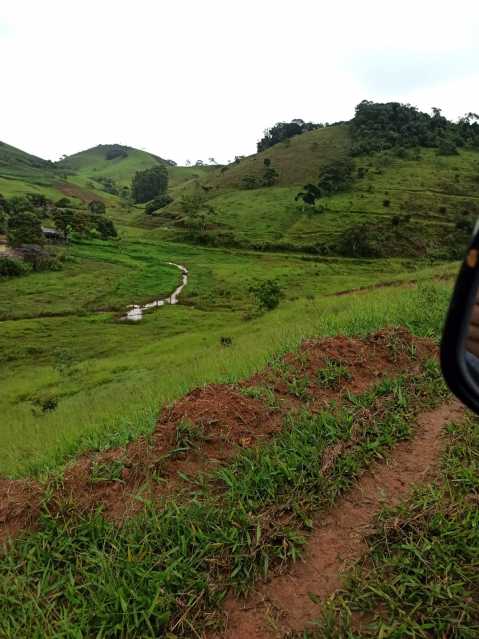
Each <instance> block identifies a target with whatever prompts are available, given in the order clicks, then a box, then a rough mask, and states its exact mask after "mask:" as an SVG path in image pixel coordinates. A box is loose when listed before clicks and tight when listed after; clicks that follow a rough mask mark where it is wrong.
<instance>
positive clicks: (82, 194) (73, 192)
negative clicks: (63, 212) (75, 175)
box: [55, 182, 103, 202]
mask: <svg viewBox="0 0 479 639" xmlns="http://www.w3.org/2000/svg"><path fill="white" fill-rule="evenodd" d="M55 187H56V188H57V189H58V190H59V191H61V192H62V193H64V194H65V195H66V196H67V197H76V198H78V199H79V200H81V201H82V202H91V201H92V200H102V198H101V197H100V196H99V195H97V194H96V193H94V192H93V191H89V190H88V189H84V188H82V187H81V186H78V185H76V184H69V183H67V182H58V183H57V184H55ZM102 201H103V200H102Z"/></svg>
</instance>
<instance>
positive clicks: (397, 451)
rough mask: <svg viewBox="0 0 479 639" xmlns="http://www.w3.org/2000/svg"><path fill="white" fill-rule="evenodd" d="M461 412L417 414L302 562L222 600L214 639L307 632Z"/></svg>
mask: <svg viewBox="0 0 479 639" xmlns="http://www.w3.org/2000/svg"><path fill="white" fill-rule="evenodd" d="M462 414H463V407H462V405H461V404H459V402H457V401H454V402H452V403H450V404H446V405H443V406H441V407H440V408H438V409H436V410H433V411H431V412H428V413H424V414H422V415H421V416H420V417H419V419H418V430H417V434H416V435H415V437H414V438H413V439H412V440H410V441H408V442H402V443H400V444H397V445H396V446H395V448H394V449H393V451H392V452H391V454H390V456H389V458H388V460H387V462H386V463H383V464H375V465H374V467H373V468H371V469H370V470H369V471H368V472H367V473H365V474H364V475H363V477H362V478H361V479H360V480H359V482H358V483H357V485H356V486H355V487H354V488H353V490H351V491H350V492H349V493H348V494H347V495H345V496H344V497H343V498H342V499H341V500H340V501H339V502H338V503H337V505H336V506H335V507H334V508H333V509H332V510H331V511H330V512H329V513H327V514H326V515H323V516H322V517H321V518H320V519H318V521H317V522H316V525H315V530H314V532H313V533H312V534H311V536H310V537H309V540H308V545H307V550H306V554H305V556H304V560H303V561H302V562H301V563H298V564H296V565H295V566H294V567H293V568H292V569H291V570H290V571H289V572H288V573H287V574H285V575H281V576H279V577H276V578H273V579H272V580H271V581H269V582H268V583H266V584H264V585H263V586H261V587H260V588H258V589H257V590H256V591H255V592H254V593H253V595H252V596H250V597H249V598H248V599H246V600H243V601H241V600H238V599H235V598H233V597H230V598H229V599H228V600H227V601H226V604H225V613H226V630H225V632H224V633H220V634H217V635H214V637H215V639H220V638H221V639H233V638H235V639H245V638H247V639H260V638H265V639H266V638H268V637H282V636H283V635H284V634H286V633H288V632H290V631H300V630H303V629H306V630H307V629H308V625H310V624H311V622H312V621H314V619H315V618H317V617H318V615H319V611H320V604H321V602H323V601H325V600H326V599H327V597H328V596H329V595H331V594H332V593H333V592H335V591H336V590H337V589H338V588H339V587H340V586H341V575H342V573H344V571H345V570H346V569H347V568H348V566H350V564H351V563H352V562H353V561H355V560H357V559H359V558H360V557H361V555H362V554H363V553H364V551H365V550H366V545H365V543H364V541H363V537H364V534H365V533H366V532H367V531H368V529H370V527H371V525H372V524H373V522H374V518H375V516H376V515H377V513H378V512H379V511H380V510H381V508H382V507H383V506H384V505H386V504H387V505H390V506H394V505H396V504H398V503H399V502H400V501H401V500H402V499H403V498H404V497H406V495H407V494H408V493H409V492H410V490H411V488H412V486H413V485H414V484H417V483H420V482H422V481H424V479H425V478H426V477H427V476H428V474H430V473H431V472H432V470H433V468H434V464H435V462H436V461H437V459H438V457H439V453H440V450H441V430H442V428H443V427H444V426H445V425H446V424H447V423H449V422H451V421H453V420H455V419H458V418H460V417H461V416H462ZM212 637H213V635H212Z"/></svg>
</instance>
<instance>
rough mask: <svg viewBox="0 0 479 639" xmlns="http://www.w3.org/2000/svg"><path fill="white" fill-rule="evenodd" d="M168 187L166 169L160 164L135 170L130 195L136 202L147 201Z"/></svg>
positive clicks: (164, 191)
mask: <svg viewBox="0 0 479 639" xmlns="http://www.w3.org/2000/svg"><path fill="white" fill-rule="evenodd" d="M167 189H168V171H167V170H166V167H164V166H162V165H158V166H154V167H152V168H151V169H145V170H144V171H137V172H136V173H135V175H134V177H133V180H132V182H131V195H132V197H133V201H134V202H136V203H137V204H143V203H144V202H149V201H150V200H152V199H153V198H154V197H156V196H157V195H162V194H163V193H166V191H167Z"/></svg>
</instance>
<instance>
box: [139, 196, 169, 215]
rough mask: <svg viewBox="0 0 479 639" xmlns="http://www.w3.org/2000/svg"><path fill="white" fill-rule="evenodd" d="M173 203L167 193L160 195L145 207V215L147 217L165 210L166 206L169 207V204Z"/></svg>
mask: <svg viewBox="0 0 479 639" xmlns="http://www.w3.org/2000/svg"><path fill="white" fill-rule="evenodd" d="M172 202H173V198H172V197H171V196H169V195H167V194H166V193H165V194H163V195H158V196H157V197H155V198H153V199H152V200H150V202H148V203H147V204H146V205H145V213H146V214H147V215H153V213H154V212H155V211H158V210H159V209H163V208H165V206H168V204H171V203H172Z"/></svg>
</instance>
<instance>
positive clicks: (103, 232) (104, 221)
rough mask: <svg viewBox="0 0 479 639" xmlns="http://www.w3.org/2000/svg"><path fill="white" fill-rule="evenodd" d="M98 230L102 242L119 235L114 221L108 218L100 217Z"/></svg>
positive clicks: (97, 224) (97, 225)
mask: <svg viewBox="0 0 479 639" xmlns="http://www.w3.org/2000/svg"><path fill="white" fill-rule="evenodd" d="M96 229H97V231H98V233H100V237H101V239H102V240H108V239H109V238H112V237H117V235H118V233H117V231H116V228H115V225H114V224H113V221H112V220H110V218H108V217H103V216H102V217H99V218H98V220H97V223H96Z"/></svg>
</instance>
